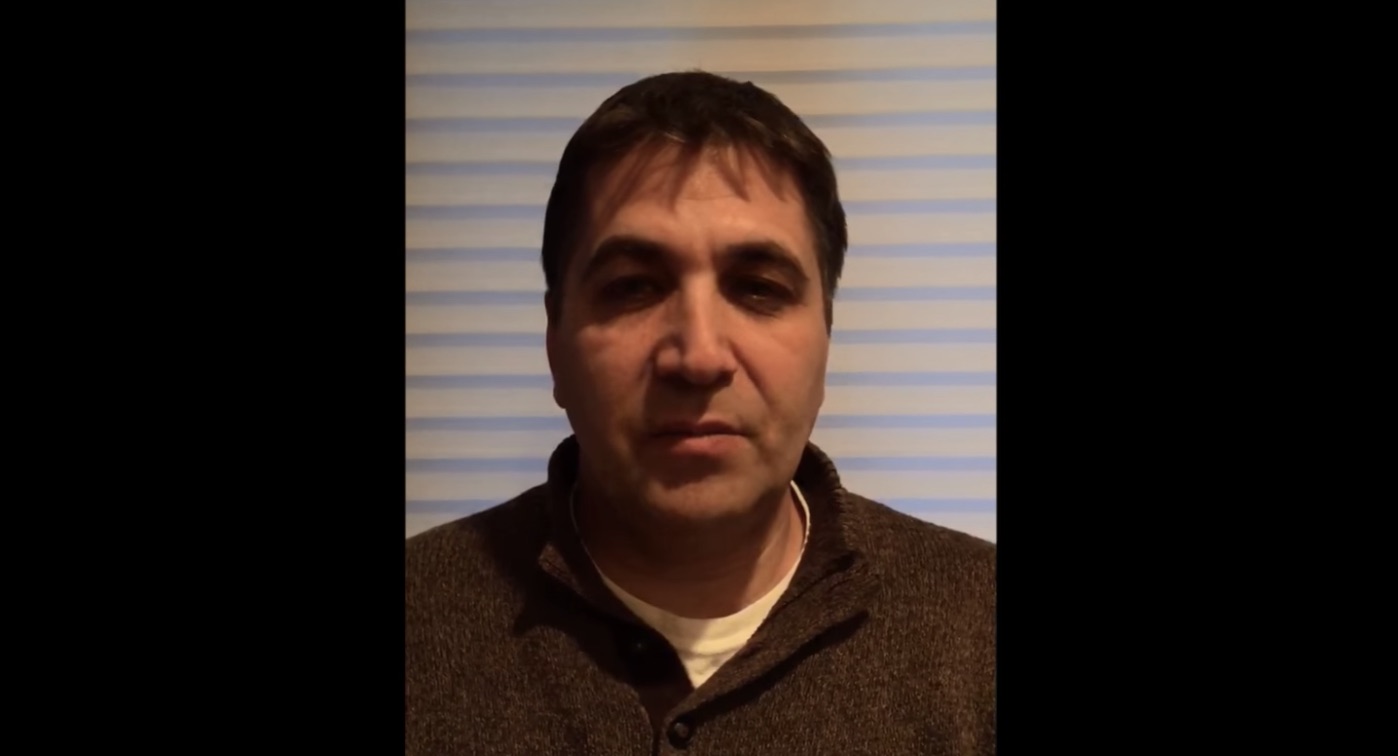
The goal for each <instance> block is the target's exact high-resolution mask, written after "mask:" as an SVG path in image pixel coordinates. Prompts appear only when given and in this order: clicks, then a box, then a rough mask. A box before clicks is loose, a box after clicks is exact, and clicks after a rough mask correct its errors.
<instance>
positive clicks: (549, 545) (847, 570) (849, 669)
mask: <svg viewBox="0 0 1398 756" xmlns="http://www.w3.org/2000/svg"><path fill="white" fill-rule="evenodd" d="M576 471H577V446H576V441H574V440H573V439H571V438H570V439H568V440H567V441H565V442H563V444H562V445H561V446H559V448H558V450H557V451H556V452H555V453H554V455H553V458H552V459H551V460H550V462H549V480H548V483H547V484H545V485H541V486H539V487H537V488H534V489H531V490H529V491H527V492H525V493H524V494H522V495H521V496H519V497H517V498H515V499H513V500H511V501H509V502H507V503H505V504H502V505H500V506H498V507H495V508H493V509H490V510H487V511H485V512H481V513H480V514H477V515H474V516H471V517H468V518H465V519H462V520H458V521H456V522H452V523H448V524H446V525H443V526H441V527H438V528H434V529H432V530H430V531H427V532H425V533H422V534H419V535H417V536H415V537H413V538H411V539H409V540H408V544H407V564H406V570H407V572H406V582H407V584H406V592H407V618H406V619H407V647H406V662H407V675H406V677H407V679H406V685H407V733H406V740H407V743H406V745H407V751H406V752H407V756H428V755H429V754H433V755H435V754H442V755H443V756H445V755H446V754H529V756H542V755H545V754H566V755H567V756H573V755H578V756H583V755H592V756H631V755H632V754H635V755H636V756H641V755H642V754H660V753H693V754H724V755H725V756H733V755H741V754H840V756H845V755H846V754H871V755H872V754H877V755H878V756H891V755H895V754H982V755H984V754H993V753H994V752H995V547H994V546H993V545H992V544H989V543H986V542H985V541H981V540H979V539H976V538H973V537H971V536H968V535H965V534H962V533H957V532H955V531H951V530H947V529H945V528H942V527H938V526H936V525H932V524H929V523H926V522H923V521H921V520H918V519H916V518H913V517H909V516H907V515H904V514H900V513H898V512H895V511H894V510H892V509H889V508H887V507H885V506H883V505H881V504H877V503H875V502H872V501H869V500H868V499H864V498H862V497H860V496H857V495H854V494H852V493H850V492H848V491H845V490H844V489H843V488H842V487H841V486H840V481H839V478H838V476H837V475H836V472H835V468H834V465H833V464H832V463H831V462H830V460H829V458H827V457H826V456H825V455H824V454H822V453H821V452H820V450H818V449H816V448H815V447H814V446H809V447H808V448H807V452H806V454H805V456H804V458H803V459H802V461H801V465H800V467H799V469H798V470H797V474H796V482H797V485H799V486H800V487H801V490H802V492H803V493H804V494H805V496H806V500H807V503H808V504H809V506H810V509H811V534H810V540H809V542H808V544H807V546H806V551H805V554H804V556H803V557H802V559H801V562H800V566H799V567H798V568H797V572H796V575H795V577H794V578H793V579H792V581H791V585H790V586H789V588H788V589H787V591H786V593H785V594H784V595H783V596H782V598H781V600H780V601H779V602H778V603H777V605H776V606H775V607H774V608H773V610H772V612H771V614H770V615H769V616H768V618H767V620H766V621H765V622H764V623H763V625H762V626H761V628H759V629H758V631H757V633H756V634H755V635H754V636H753V637H752V639H751V640H750V641H749V642H748V644H747V646H746V647H745V648H744V649H743V650H742V651H740V652H739V653H738V655H737V656H735V657H733V659H732V660H730V661H729V662H728V663H727V664H725V665H724V666H723V667H721V668H720V669H719V670H718V671H717V672H716V673H715V674H714V675H713V677H711V678H710V679H709V680H708V681H707V682H705V683H704V684H703V685H702V686H700V687H699V688H698V689H697V690H695V689H693V688H692V687H691V686H690V683H689V681H688V677H687V676H686V674H685V671H684V668H683V666H682V665H681V664H680V661H679V659H678V657H677V655H676V654H675V653H674V651H673V650H672V649H671V648H670V646H669V644H668V643H667V642H666V641H665V640H664V638H663V637H662V636H660V635H659V634H658V633H656V632H655V631H653V630H651V629H650V628H648V627H646V626H645V625H644V624H643V623H641V622H640V621H639V620H638V619H636V618H635V616H634V615H632V614H631V613H630V612H629V611H628V610H627V609H626V608H625V606H624V605H622V604H621V603H620V602H619V601H618V600H617V599H616V598H615V596H613V595H612V594H611V593H610V592H609V591H608V590H607V589H606V587H605V586H603V585H602V584H601V582H600V580H599V578H598V576H597V572H596V569H595V568H594V567H593V565H592V562H591V561H590V560H589V559H588V558H587V556H586V554H585V553H584V551H583V550H582V548H581V543H580V541H579V540H578V537H577V534H576V532H575V531H574V530H573V527H572V518H571V517H569V516H568V510H567V499H568V492H569V489H570V488H571V486H572V484H573V480H574V477H575V475H576Z"/></svg>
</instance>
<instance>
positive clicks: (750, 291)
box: [548, 147, 830, 519]
mask: <svg viewBox="0 0 1398 756" xmlns="http://www.w3.org/2000/svg"><path fill="white" fill-rule="evenodd" d="M594 179H595V180H594V183H593V188H592V192H591V194H590V208H589V217H588V223H587V227H586V228H585V229H583V232H582V233H581V234H580V242H579V244H578V246H577V247H575V248H574V253H573V254H572V256H571V258H570V260H569V263H568V266H567V268H566V270H565V271H564V275H563V279H564V280H563V283H562V286H561V287H560V289H561V295H562V299H561V302H559V303H557V307H556V309H555V312H554V314H553V316H552V317H551V318H550V323H549V329H548V356H549V364H550V368H551V370H552V372H553V379H554V398H555V400H556V401H557V402H558V404H559V406H560V407H562V408H563V409H564V410H565V411H566V412H567V414H568V419H569V421H570V422H571V423H572V426H573V430H574V433H575V434H576V436H577V438H578V443H579V447H580V449H581V454H582V468H583V469H582V475H583V476H584V477H583V482H584V486H586V487H588V488H589V490H593V491H595V492H596V493H597V494H599V495H600V496H602V497H604V498H606V499H609V500H611V501H613V502H615V503H617V504H620V505H629V506H640V507H645V508H647V509H649V510H651V511H653V512H655V513H657V514H662V513H663V514H665V515H668V516H672V517H684V518H691V519H706V518H717V517H723V516H724V515H731V514H737V513H739V512H742V511H744V510H746V509H748V508H750V507H751V506H753V504H754V503H755V502H757V501H758V500H760V499H762V498H764V497H775V496H781V495H784V492H785V490H786V486H787V484H788V482H789V481H790V480H791V476H792V474H793V473H794V471H795V469H796V466H797V463H798V462H799V461H800V458H801V454H802V451H803V449H804V447H805V444H806V441H807V439H808V438H809V437H810V433H811V428H812V426H813V425H814V424H815V419H816V414H817V413H818V412H819V410H820V405H821V402H822V401H823V400H824V396H825V367H826V358H827V355H828V353H829V344H830V339H829V333H828V330H827V327H826V322H825V314H824V298H823V293H822V288H821V280H820V273H819V268H818V267H817V262H816V251H815V243H814V239H813V237H812V233H811V228H810V223H809V221H808V219H807V217H806V214H805V208H804V205H803V202H802V199H801V196H800V193H799V191H798V190H797V188H796V186H795V185H794V183H793V182H792V180H791V178H790V176H788V175H786V173H785V172H783V171H779V170H777V169H775V168H774V167H773V166H772V165H771V164H770V163H769V162H767V161H765V160H762V159H759V158H758V157H757V156H755V155H754V154H753V153H751V152H748V151H738V150H733V149H727V150H707V149H706V150H705V151H703V152H702V153H701V154H698V155H682V154H681V152H680V151H679V150H678V149H677V148H673V147H668V148H663V149H660V150H643V151H639V152H637V153H633V154H632V155H631V156H629V157H627V158H626V159H623V160H622V161H621V162H620V163H619V164H618V165H616V166H615V167H613V168H612V169H611V170H609V171H606V172H604V173H602V174H601V175H598V176H596V177H594Z"/></svg>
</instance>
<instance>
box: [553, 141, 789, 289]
mask: <svg viewBox="0 0 1398 756" xmlns="http://www.w3.org/2000/svg"><path fill="white" fill-rule="evenodd" d="M587 210H588V212H587V223H586V230H587V233H585V234H584V243H583V244H581V245H580V247H581V249H582V250H583V252H584V255H583V256H586V254H587V252H588V251H590V250H592V249H595V248H596V246H597V244H598V243H599V242H601V241H602V240H604V239H605V238H606V237H607V236H609V235H611V234H615V233H626V234H632V235H640V236H647V235H656V236H661V237H663V236H667V235H693V234H696V233H697V234H700V235H707V236H712V237H730V238H709V239H707V240H706V239H691V240H690V242H692V243H694V244H702V243H703V242H705V241H708V242H712V243H714V244H722V243H732V242H734V241H761V240H766V241H776V242H779V243H780V244H782V245H783V246H785V247H787V248H789V249H791V250H792V251H793V252H795V253H796V254H797V255H798V256H800V257H802V258H803V259H804V258H809V262H811V263H812V264H814V261H815V259H814V258H815V250H814V244H813V235H812V231H811V226H810V221H809V218H808V216H807V213H806V207H805V202H804V200H803V198H802V196H801V192H800V191H799V189H798V187H797V185H796V182H795V180H794V178H793V176H792V175H791V172H790V171H788V170H786V169H785V168H784V167H782V166H781V165H779V164H778V163H777V162H776V161H774V160H772V159H771V158H769V157H767V156H765V155H763V154H761V153H760V152H759V151H757V150H754V149H749V148H743V147H733V146H722V147H718V146H707V145H706V146H702V147H681V146H679V145H674V144H661V145H647V146H643V147H641V148H638V149H635V150H632V151H631V152H630V153H628V154H627V155H625V156H624V157H622V158H621V159H620V160H618V161H617V162H616V163H614V164H613V165H610V166H607V167H605V168H604V169H602V170H599V171H598V172H596V173H595V174H594V175H593V176H591V177H590V181H589V191H588V207H587ZM734 236H746V237H753V238H744V239H735V238H731V237H734ZM759 237H766V238H765V239H761V238H759ZM656 241H658V242H673V241H674V240H672V239H663V238H657V239H656Z"/></svg>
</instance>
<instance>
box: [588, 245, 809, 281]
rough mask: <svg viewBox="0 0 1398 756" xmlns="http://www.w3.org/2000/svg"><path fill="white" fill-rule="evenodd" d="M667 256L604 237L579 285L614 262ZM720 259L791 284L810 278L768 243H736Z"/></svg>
mask: <svg viewBox="0 0 1398 756" xmlns="http://www.w3.org/2000/svg"><path fill="white" fill-rule="evenodd" d="M666 254H667V249H666V247H665V245H663V244H660V243H659V242H655V241H652V240H650V239H646V238H644V237H640V236H632V235H629V234H621V235H617V236H610V237H607V238H606V239H604V240H603V241H602V243H601V244H599V245H597V249H596V251H594V252H593V253H592V255H591V257H589V258H588V260H587V262H586V263H585V264H584V266H583V270H582V275H581V279H580V280H581V281H582V282H584V283H585V282H587V280H588V279H590V278H592V277H593V276H595V275H597V273H598V272H599V271H601V270H602V269H603V268H605V267H607V266H608V265H610V264H611V263H612V262H613V261H616V260H632V261H635V262H637V263H640V264H642V265H653V264H655V263H657V262H659V261H660V260H662V259H663V258H664V257H665V256H666ZM720 257H721V258H722V259H723V261H724V262H725V263H726V265H727V267H747V268H760V267H770V268H775V269H777V270H779V271H781V272H782V273H783V274H784V275H786V276H788V277H790V278H791V279H792V282H793V283H796V284H798V285H801V286H804V285H805V284H807V283H809V282H810V277H809V276H808V275H806V271H805V270H803V269H802V268H801V263H799V262H797V259H796V255H794V254H792V253H791V250H788V249H787V248H786V247H784V246H782V245H781V244H778V243H777V242H775V241H771V240H762V241H750V242H739V243H737V244H731V245H729V246H727V247H725V248H724V249H723V252H722V253H720Z"/></svg>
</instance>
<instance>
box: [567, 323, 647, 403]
mask: <svg viewBox="0 0 1398 756" xmlns="http://www.w3.org/2000/svg"><path fill="white" fill-rule="evenodd" d="M644 346H645V345H644V343H643V340H642V339H640V338H635V337H632V338H624V337H618V336H617V335H615V334H611V333H607V332H605V331H592V332H589V331H584V332H583V333H581V334H579V336H578V339H577V340H576V341H575V342H574V347H573V350H572V356H573V364H574V365H575V366H576V370H575V375H576V376H577V379H578V381H579V383H580V384H581V385H583V386H585V388H586V393H587V397H586V398H588V399H591V400H592V402H593V403H595V404H598V405H606V406H608V407H615V406H616V405H617V404H618V403H620V402H624V401H626V400H628V399H632V398H639V397H640V396H641V391H640V390H639V385H638V384H639V383H640V382H642V381H643V380H644V378H645V375H646V351H645V349H644ZM598 409H603V407H601V406H599V407H598Z"/></svg>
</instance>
